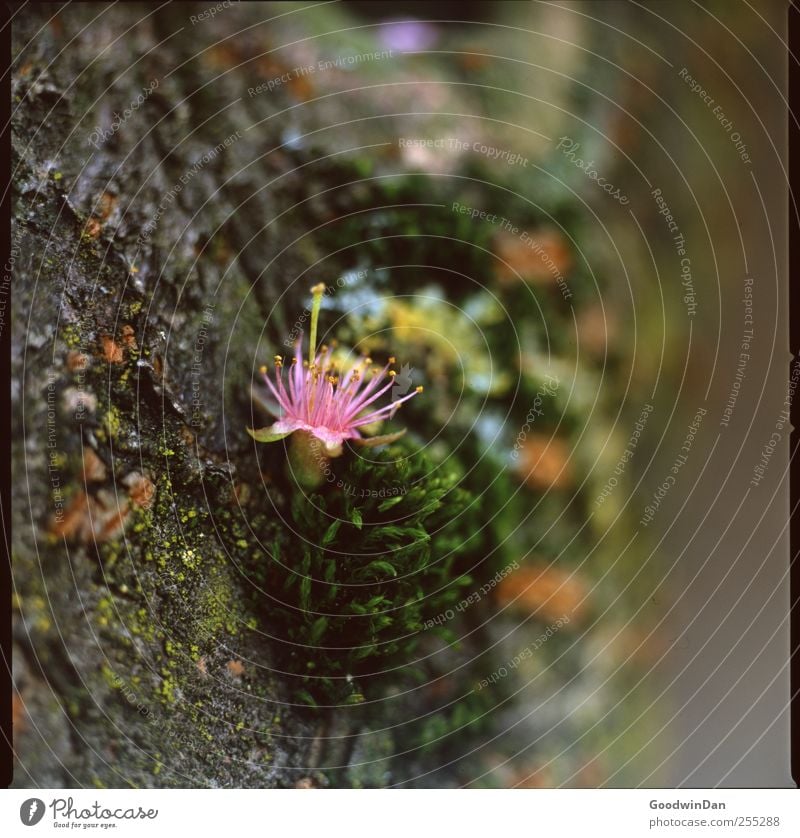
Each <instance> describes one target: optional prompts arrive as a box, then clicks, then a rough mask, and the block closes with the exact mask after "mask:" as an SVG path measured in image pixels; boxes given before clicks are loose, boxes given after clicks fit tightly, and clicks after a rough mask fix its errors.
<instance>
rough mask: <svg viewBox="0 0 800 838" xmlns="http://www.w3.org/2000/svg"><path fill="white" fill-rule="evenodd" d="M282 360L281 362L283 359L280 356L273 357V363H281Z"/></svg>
mask: <svg viewBox="0 0 800 838" xmlns="http://www.w3.org/2000/svg"><path fill="white" fill-rule="evenodd" d="M282 360H283V358H282V357H281V356H280V355H276V356H275V363H277V362H278V361H282Z"/></svg>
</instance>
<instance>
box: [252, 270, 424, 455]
mask: <svg viewBox="0 0 800 838" xmlns="http://www.w3.org/2000/svg"><path fill="white" fill-rule="evenodd" d="M324 291H325V286H324V285H316V286H314V288H312V289H311V292H312V294H313V295H314V297H313V304H312V307H311V337H310V341H309V355H308V360H306V361H304V360H303V355H302V338H301V339H300V340H298V341H297V344H296V346H295V354H294V357H293V358H292V362H291V365H290V367H289V370H288V372H286V373H284V363H283V358H282V357H281V356H280V355H276V356H275V376H274V377H275V380H274V382H273V380H272V379H271V378H270V377H269V376H268V374H267V368H266V367H262V368H261V371H262V373H263V374H264V380H265V381H266V383H267V387H268V388H269V391H270V392H271V393H272V395H273V396H274V398H275V400H276V401H277V403H278V405H279V407H280V411H281V416H280V418H279V419H278V421H277V422H275V423H273V424H272V425H270V426H269V427H266V428H261V429H260V430H257V431H254V430H251V429H250V428H248V429H247V430H248V433H249V434H250V436H252V437H253V439H255V440H256V441H258V442H275V441H277V440H279V439H283V438H284V437H287V436H289V434H292V433H294V432H295V431H305V432H306V433H308V434H311V435H312V436H314V437H316V438H317V439H318V440H320V441H321V442H322V443H323V444H324V445H325V453H326V454H327V456H329V457H335V456H338V455H339V454H341V453H342V443H343V442H344V441H345V440H347V439H351V440H353V441H354V442H356V443H357V444H360V445H369V446H373V445H382V444H384V443H388V442H393V441H394V440H395V439H397V438H399V437H400V436H402V434H403V433H405V431H399V432H398V433H393V434H386V435H384V436H377V437H371V438H364V437H363V436H362V434H361V430H360V429H361V428H364V427H366V426H367V425H372V424H373V423H374V422H378V421H380V420H383V419H389V418H391V417H392V416H393V415H394V412H395V411H396V410H397V408H398V407H399V406H400V405H401V404H403V402H406V401H408V400H409V399H411V398H413V397H414V396H416V395H417V393H421V392H422V387H417V388H416V389H415V390H413V391H412V392H411V393H409V394H408V395H406V396H403V397H402V398H399V399H396V400H394V401H391V402H390V403H389V404H386V405H384V406H383V407H378V408H375V407H374V404H375V402H376V401H377V400H378V399H379V398H380V397H381V396H382V395H384V393H386V392H387V391H388V390H390V389H391V388H392V387H394V386H395V381H394V379H395V376H396V375H397V373H396V372H395V371H394V370H392V369H390V367H391V365H392V364H393V363H394V358H390V359H389V363H388V364H386V366H385V367H383V369H380V368H377V367H371V364H372V359H371V358H367V357H363V356H362V358H361V359H360V360H359V362H358V363H357V364H355V365H354V366H353V367H351V368H350V369H349V370H348V371H347V372H346V373H344V374H343V375H342V374H340V373H339V371H338V370H337V369H336V368H335V366H334V365H333V363H332V360H331V357H330V355H331V353H330V351H329V349H328V347H325V346H323V347H322V349H321V351H320V352H319V353H317V352H316V338H317V320H318V318H319V309H320V305H321V303H322V295H323V294H324Z"/></svg>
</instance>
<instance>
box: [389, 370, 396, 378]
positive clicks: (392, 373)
mask: <svg viewBox="0 0 800 838" xmlns="http://www.w3.org/2000/svg"><path fill="white" fill-rule="evenodd" d="M389 375H390V376H391V377H392V378H394V377H395V376H396V375H397V370H389Z"/></svg>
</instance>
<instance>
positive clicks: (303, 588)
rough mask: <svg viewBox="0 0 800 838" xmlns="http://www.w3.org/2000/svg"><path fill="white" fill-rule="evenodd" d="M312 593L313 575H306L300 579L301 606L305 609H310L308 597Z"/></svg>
mask: <svg viewBox="0 0 800 838" xmlns="http://www.w3.org/2000/svg"><path fill="white" fill-rule="evenodd" d="M310 595H311V577H310V576H304V577H303V578H302V579H301V580H300V607H301V608H302V609H303V610H304V611H305V610H308V599H309V596H310Z"/></svg>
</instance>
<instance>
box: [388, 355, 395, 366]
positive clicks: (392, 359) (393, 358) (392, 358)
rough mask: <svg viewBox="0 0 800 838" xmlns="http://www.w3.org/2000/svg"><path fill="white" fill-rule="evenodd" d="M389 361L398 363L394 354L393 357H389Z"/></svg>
mask: <svg viewBox="0 0 800 838" xmlns="http://www.w3.org/2000/svg"><path fill="white" fill-rule="evenodd" d="M389 363H390V364H396V363H397V359H396V358H395V357H394V355H392V357H391V358H389Z"/></svg>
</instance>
